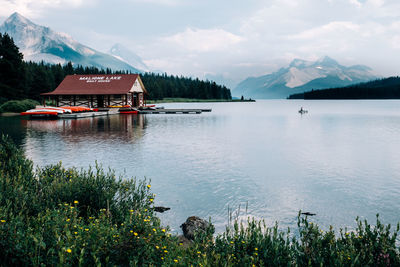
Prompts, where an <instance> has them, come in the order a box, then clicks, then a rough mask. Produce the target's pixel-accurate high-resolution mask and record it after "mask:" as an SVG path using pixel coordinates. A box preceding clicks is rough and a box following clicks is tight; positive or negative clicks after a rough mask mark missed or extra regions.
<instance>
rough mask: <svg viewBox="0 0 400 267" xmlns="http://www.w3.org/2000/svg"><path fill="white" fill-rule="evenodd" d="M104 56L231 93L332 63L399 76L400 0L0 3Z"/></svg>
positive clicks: (0, 12)
mask: <svg viewBox="0 0 400 267" xmlns="http://www.w3.org/2000/svg"><path fill="white" fill-rule="evenodd" d="M0 7H1V8H0V22H3V21H4V20H5V19H6V18H7V17H8V16H10V15H11V14H12V13H13V12H19V13H20V14H21V15H23V16H25V17H27V18H29V19H30V20H32V21H33V22H35V23H37V24H40V25H44V26H48V27H50V28H52V29H53V30H55V31H59V32H64V33H67V34H69V35H71V36H72V37H73V38H74V39H76V40H77V41H79V42H80V43H82V44H84V45H87V46H89V47H91V48H94V49H97V50H99V51H102V52H106V51H107V50H109V49H110V48H111V47H112V46H113V45H114V44H115V43H121V44H123V45H124V46H126V47H128V48H129V49H130V50H132V51H133V52H135V53H136V54H138V55H139V56H140V57H141V58H142V59H143V61H144V62H145V63H146V64H147V65H148V66H149V67H150V68H151V69H153V70H159V71H163V72H167V73H169V74H174V75H184V76H193V77H199V78H209V79H213V80H216V81H220V80H221V79H223V80H224V81H226V83H227V85H229V86H233V85H234V84H235V83H237V82H240V81H241V80H243V79H245V78H247V77H249V76H260V75H263V74H267V73H271V72H274V71H277V70H278V69H279V68H281V67H286V66H287V65H288V64H289V63H290V62H291V61H292V60H293V59H295V58H300V59H305V60H317V59H318V58H321V57H323V56H329V57H332V58H334V59H335V60H337V61H338V62H339V63H340V64H342V65H345V66H350V65H358V64H362V65H367V66H369V67H371V68H372V69H373V70H374V71H375V72H376V73H377V74H379V75H382V76H393V75H399V72H400V1H399V0H246V1H243V0H229V1H228V0H113V1H104V0H0Z"/></svg>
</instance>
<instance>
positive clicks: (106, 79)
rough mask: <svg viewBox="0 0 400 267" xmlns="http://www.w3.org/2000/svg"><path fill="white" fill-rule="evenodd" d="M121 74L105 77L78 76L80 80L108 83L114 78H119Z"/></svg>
mask: <svg viewBox="0 0 400 267" xmlns="http://www.w3.org/2000/svg"><path fill="white" fill-rule="evenodd" d="M121 78H122V77H121V76H111V77H108V76H107V77H105V76H94V77H91V76H84V77H79V80H80V81H86V82H87V83H97V82H98V83H109V82H111V81H114V80H121Z"/></svg>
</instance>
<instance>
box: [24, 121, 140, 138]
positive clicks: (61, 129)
mask: <svg viewBox="0 0 400 267" xmlns="http://www.w3.org/2000/svg"><path fill="white" fill-rule="evenodd" d="M21 124H22V126H23V127H25V128H27V129H28V135H27V136H28V138H27V140H26V143H29V142H30V141H31V140H29V138H35V137H36V135H41V134H43V133H44V134H54V133H56V134H58V135H59V136H60V137H62V139H63V140H65V141H66V142H81V141H84V140H87V139H88V138H94V139H105V140H107V139H110V140H115V139H116V138H117V139H118V141H122V142H128V143H132V142H136V141H137V140H138V139H140V138H141V137H142V136H143V135H144V131H145V128H146V124H147V120H146V117H145V116H142V115H136V114H126V115H112V116H107V117H94V118H81V119H71V120H66V119H65V120H64V119H62V120H21Z"/></svg>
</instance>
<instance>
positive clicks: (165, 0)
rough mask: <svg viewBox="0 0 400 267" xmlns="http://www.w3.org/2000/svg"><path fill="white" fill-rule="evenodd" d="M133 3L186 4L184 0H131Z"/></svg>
mask: <svg viewBox="0 0 400 267" xmlns="http://www.w3.org/2000/svg"><path fill="white" fill-rule="evenodd" d="M131 2H133V3H142V4H156V5H163V6H178V5H181V4H184V3H185V1H184V0H131Z"/></svg>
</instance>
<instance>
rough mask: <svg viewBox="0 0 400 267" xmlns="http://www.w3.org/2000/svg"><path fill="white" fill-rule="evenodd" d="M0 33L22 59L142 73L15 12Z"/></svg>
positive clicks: (3, 25) (2, 26)
mask: <svg viewBox="0 0 400 267" xmlns="http://www.w3.org/2000/svg"><path fill="white" fill-rule="evenodd" d="M0 32H2V33H7V34H8V35H10V37H12V38H13V39H14V42H15V44H16V45H17V46H18V47H19V49H20V51H21V53H22V54H23V55H24V60H26V61H34V62H40V61H44V62H46V63H52V64H54V63H60V64H65V63H67V62H68V61H71V62H72V63H73V64H74V65H82V66H85V67H86V66H89V67H90V66H94V67H97V68H102V69H107V68H110V69H112V70H128V71H131V72H134V73H140V72H142V71H141V70H139V69H138V68H136V67H134V66H132V65H130V64H128V63H127V62H124V61H122V60H120V59H118V58H116V57H114V56H112V55H109V54H106V53H103V52H99V51H97V50H95V49H92V48H90V47H88V46H86V45H83V44H81V43H79V42H78V41H76V40H74V39H73V38H72V37H71V36H69V35H68V34H65V33H59V32H55V31H53V30H52V29H51V28H49V27H46V26H41V25H38V24H35V23H34V22H32V21H31V20H29V19H27V18H26V17H24V16H22V15H21V14H19V13H17V12H15V13H13V14H12V15H11V16H10V17H8V18H7V19H6V20H5V21H4V22H3V24H1V25H0Z"/></svg>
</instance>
